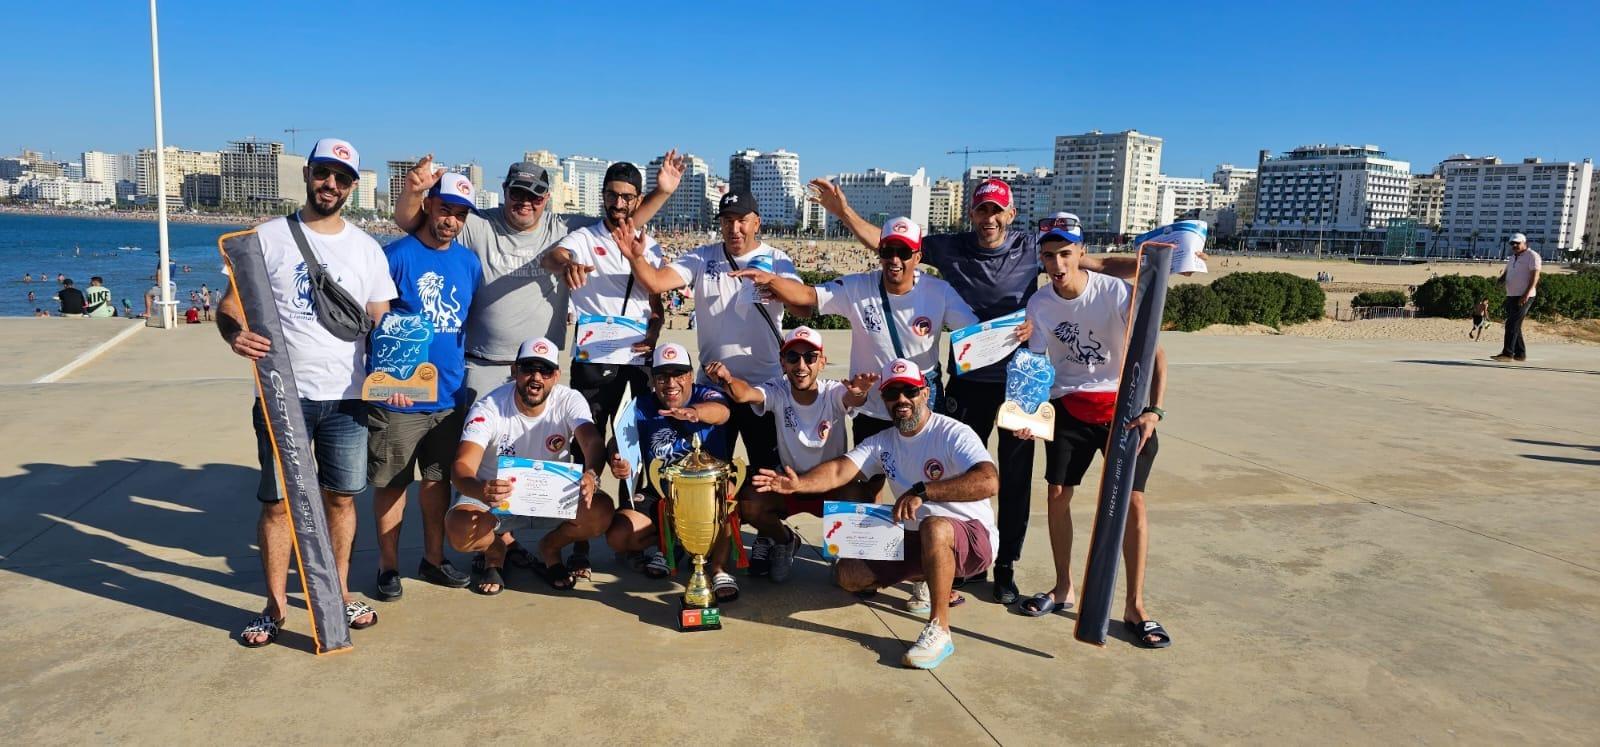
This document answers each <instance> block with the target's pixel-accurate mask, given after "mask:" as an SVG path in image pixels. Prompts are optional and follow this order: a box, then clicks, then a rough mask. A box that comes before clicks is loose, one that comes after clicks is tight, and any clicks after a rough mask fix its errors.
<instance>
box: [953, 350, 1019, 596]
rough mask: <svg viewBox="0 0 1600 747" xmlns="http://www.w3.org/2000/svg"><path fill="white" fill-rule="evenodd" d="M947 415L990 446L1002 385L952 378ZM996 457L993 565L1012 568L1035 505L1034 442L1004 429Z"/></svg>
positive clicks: (1001, 394)
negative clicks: (996, 534) (996, 536)
mask: <svg viewBox="0 0 1600 747" xmlns="http://www.w3.org/2000/svg"><path fill="white" fill-rule="evenodd" d="M945 398H946V402H945V408H944V414H946V415H949V416H950V417H953V418H955V419H956V420H959V421H961V422H963V423H966V424H967V425H969V426H971V427H972V430H973V431H975V432H977V434H978V440H980V441H982V442H984V443H985V444H987V443H989V432H990V431H992V430H994V420H995V416H997V415H998V414H999V413H1000V403H1001V402H1004V401H1005V398H1006V385H1005V382H1003V381H993V382H989V381H968V380H966V379H963V378H961V377H960V376H956V375H955V374H951V375H950V380H949V383H948V384H946V385H945ZM995 452H996V453H995V456H996V457H997V458H996V460H995V461H996V463H997V467H998V468H999V470H1000V496H999V498H1000V500H999V516H998V517H996V523H997V524H998V525H999V526H998V528H999V530H1000V546H999V547H998V548H995V556H994V563H995V565H1000V566H1010V565H1012V564H1013V563H1016V562H1017V560H1019V559H1020V558H1021V557H1022V541H1023V539H1024V538H1026V537H1027V535H1028V512H1029V510H1030V509H1031V508H1032V503H1033V442H1032V441H1024V440H1022V439H1020V438H1017V437H1016V436H1013V435H1011V431H1008V430H1005V429H1001V431H1000V439H999V443H998V444H997V445H996V449H995Z"/></svg>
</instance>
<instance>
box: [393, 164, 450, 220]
mask: <svg viewBox="0 0 1600 747" xmlns="http://www.w3.org/2000/svg"><path fill="white" fill-rule="evenodd" d="M442 176H444V171H442V170H441V171H440V172H439V173H437V174H435V173H434V172H433V154H432V153H429V154H428V155H426V156H423V157H422V160H421V161H418V162H417V165H415V166H412V167H411V170H410V171H407V172H406V181H405V186H403V187H401V188H400V199H399V200H398V201H396V203H395V206H394V224H395V226H396V227H398V228H399V229H400V230H401V231H402V232H404V233H412V232H414V231H416V230H417V229H419V228H421V227H422V222H423V220H424V217H425V216H424V215H423V214H422V200H423V199H424V198H426V197H427V196H428V190H430V189H433V185H435V184H438V183H439V178H440V177H442Z"/></svg>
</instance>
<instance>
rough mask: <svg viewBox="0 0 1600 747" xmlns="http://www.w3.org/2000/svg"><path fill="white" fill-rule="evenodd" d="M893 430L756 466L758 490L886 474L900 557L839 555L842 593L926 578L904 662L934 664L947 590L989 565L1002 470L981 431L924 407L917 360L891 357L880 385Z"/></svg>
mask: <svg viewBox="0 0 1600 747" xmlns="http://www.w3.org/2000/svg"><path fill="white" fill-rule="evenodd" d="M879 393H880V394H881V396H882V397H883V403H884V405H885V407H886V408H887V410H888V413H889V415H890V417H891V419H892V421H893V424H894V427H893V428H891V429H889V430H886V431H883V432H882V433H878V434H875V435H872V436H870V437H868V438H866V439H865V440H863V441H862V442H861V443H859V444H857V445H856V447H855V448H854V449H851V450H850V451H849V453H847V454H845V455H844V456H842V457H839V458H838V459H833V460H830V461H827V462H824V463H823V464H821V465H820V466H818V467H817V468H816V469H813V470H811V471H809V472H806V473H805V474H803V475H796V474H795V473H794V470H792V469H785V470H784V474H782V475H779V474H777V473H774V472H772V471H770V470H762V471H761V473H760V474H759V475H757V476H756V478H755V484H756V487H757V489H760V490H765V491H768V492H773V493H779V494H785V495H787V494H791V493H820V492H823V491H827V490H833V489H835V488H838V487H840V486H841V485H844V484H845V483H847V482H850V481H851V480H857V479H861V478H864V477H871V476H873V475H879V474H881V475H885V476H886V477H887V478H888V481H889V485H890V487H891V488H892V489H893V490H894V493H895V495H897V496H899V498H898V499H897V500H896V501H895V504H894V517H895V519H897V520H899V521H902V522H907V524H908V526H909V527H910V529H909V531H907V532H906V541H905V560H896V561H887V560H854V559H844V560H840V561H839V565H838V566H837V567H836V569H835V573H836V575H837V576H838V581H839V585H840V586H841V587H843V588H844V589H845V590H847V591H852V592H861V591H870V590H875V589H881V588H883V587H886V586H891V585H893V584H896V583H899V582H901V581H907V580H912V581H916V580H926V581H927V584H928V587H929V592H930V595H931V597H932V602H933V616H932V618H931V619H930V620H929V621H928V625H927V627H925V628H923V629H922V634H921V635H919V636H917V642H916V643H915V644H912V646H911V648H910V649H909V650H907V651H906V654H905V658H904V659H903V660H902V661H903V663H904V664H905V665H906V666H908V667H916V668H918V669H933V668H934V667H937V666H939V664H940V663H941V662H943V661H944V660H945V659H947V658H949V656H950V655H951V654H953V653H955V650H956V647H955V644H954V643H953V642H952V641H951V640H950V592H951V586H952V583H953V582H954V580H955V579H956V577H958V576H959V577H966V576H976V575H978V574H980V573H984V572H986V571H987V570H988V568H989V566H990V565H991V564H992V563H993V562H994V547H995V545H996V544H998V542H999V537H998V532H997V531H996V529H995V523H994V509H993V507H991V506H990V504H989V499H990V498H993V497H994V494H995V492H996V491H998V490H999V487H1000V475H999V472H998V471H997V470H996V469H995V466H994V461H993V460H992V459H990V458H989V452H988V451H987V450H985V449H984V447H983V442H981V441H979V440H978V435H977V434H976V433H973V431H972V428H970V427H968V426H967V425H966V424H965V423H962V422H961V421H959V420H956V419H954V418H950V417H946V416H944V415H936V414H934V413H932V412H931V411H929V409H928V382H927V381H926V380H925V379H924V378H923V376H922V372H921V370H920V369H919V368H918V367H917V365H916V364H915V363H912V362H911V361H908V360H906V359H904V358H897V359H895V360H893V361H890V362H889V365H888V367H886V368H885V369H884V372H883V383H882V384H881V385H880V386H879Z"/></svg>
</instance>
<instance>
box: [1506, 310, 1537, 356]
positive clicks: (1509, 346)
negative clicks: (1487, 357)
mask: <svg viewBox="0 0 1600 747" xmlns="http://www.w3.org/2000/svg"><path fill="white" fill-rule="evenodd" d="M1532 305H1533V299H1531V298H1530V299H1528V303H1527V304H1523V303H1522V297H1521V296H1506V307H1505V308H1506V344H1505V347H1504V348H1503V349H1502V350H1501V351H1500V354H1501V355H1509V356H1511V357H1513V358H1526V357H1527V355H1528V346H1527V345H1525V344H1523V342H1522V320H1523V319H1525V318H1527V316H1528V307H1529V306H1532Z"/></svg>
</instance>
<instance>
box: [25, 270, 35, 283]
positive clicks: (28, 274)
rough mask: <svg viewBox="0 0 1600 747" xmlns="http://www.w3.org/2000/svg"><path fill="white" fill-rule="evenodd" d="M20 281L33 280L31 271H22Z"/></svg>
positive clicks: (27, 281) (28, 281) (29, 281)
mask: <svg viewBox="0 0 1600 747" xmlns="http://www.w3.org/2000/svg"><path fill="white" fill-rule="evenodd" d="M22 282H24V283H31V282H33V273H29V272H24V273H22Z"/></svg>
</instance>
